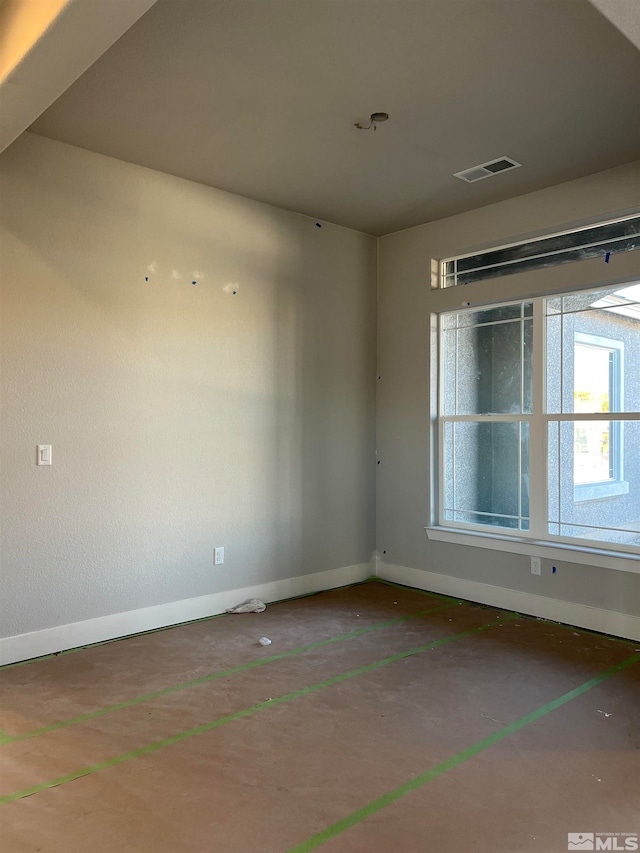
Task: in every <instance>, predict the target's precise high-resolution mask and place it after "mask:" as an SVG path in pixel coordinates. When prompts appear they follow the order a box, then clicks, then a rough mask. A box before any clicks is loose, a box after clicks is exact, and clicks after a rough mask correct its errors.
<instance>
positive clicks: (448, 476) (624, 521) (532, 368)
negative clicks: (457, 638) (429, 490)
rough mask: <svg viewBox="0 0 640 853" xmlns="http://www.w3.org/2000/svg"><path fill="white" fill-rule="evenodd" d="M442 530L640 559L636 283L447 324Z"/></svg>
mask: <svg viewBox="0 0 640 853" xmlns="http://www.w3.org/2000/svg"><path fill="white" fill-rule="evenodd" d="M439 340H440V350H439V355H440V383H439V384H440V390H439V456H440V458H439V463H440V464H439V482H440V489H439V523H440V525H441V526H445V527H455V528H458V529H462V530H469V531H484V532H489V533H501V534H503V535H511V536H514V537H518V538H533V539H536V540H546V541H553V540H555V541H558V542H565V543H573V544H576V545H580V544H582V545H584V546H591V547H598V548H602V547H605V548H610V549H614V550H623V551H624V550H627V551H630V552H633V553H640V285H632V286H628V287H622V288H618V289H617V290H613V289H612V288H608V289H601V290H596V291H590V292H581V293H574V294H567V295H563V296H554V297H552V298H542V297H540V298H536V299H530V300H526V301H522V302H516V303H508V304H501V305H496V306H490V307H487V308H484V309H481V310H478V309H475V310H474V309H464V310H461V311H454V312H448V313H443V314H441V315H440V317H439Z"/></svg>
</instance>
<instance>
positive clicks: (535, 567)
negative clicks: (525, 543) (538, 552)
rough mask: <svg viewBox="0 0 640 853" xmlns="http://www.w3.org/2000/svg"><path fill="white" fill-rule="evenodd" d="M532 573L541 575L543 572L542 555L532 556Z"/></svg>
mask: <svg viewBox="0 0 640 853" xmlns="http://www.w3.org/2000/svg"><path fill="white" fill-rule="evenodd" d="M531 574H532V575H541V574H542V560H541V559H540V557H532V558H531Z"/></svg>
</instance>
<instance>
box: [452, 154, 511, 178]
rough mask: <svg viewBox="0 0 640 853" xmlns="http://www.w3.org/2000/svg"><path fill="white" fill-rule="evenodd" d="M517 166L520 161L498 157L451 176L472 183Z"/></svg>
mask: <svg viewBox="0 0 640 853" xmlns="http://www.w3.org/2000/svg"><path fill="white" fill-rule="evenodd" d="M518 166H522V163H518V162H516V161H515V160H512V159H511V157H498V159H497V160H490V161H489V162H488V163H482V165H480V166H472V167H471V169H465V170H464V171H463V172H456V173H455V175H454V176H453V177H454V178H460V180H461V181H466V182H467V183H468V184H474V183H475V182H476V181H483V180H484V179H485V178H490V177H492V176H493V175H499V174H500V172H506V171H508V170H509V169H517V168H518Z"/></svg>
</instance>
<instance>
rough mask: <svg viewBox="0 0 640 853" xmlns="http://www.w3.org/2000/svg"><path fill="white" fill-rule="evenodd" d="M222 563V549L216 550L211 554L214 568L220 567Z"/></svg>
mask: <svg viewBox="0 0 640 853" xmlns="http://www.w3.org/2000/svg"><path fill="white" fill-rule="evenodd" d="M223 563H224V548H216V549H215V551H214V552H213V564H214V566H221V565H222V564H223Z"/></svg>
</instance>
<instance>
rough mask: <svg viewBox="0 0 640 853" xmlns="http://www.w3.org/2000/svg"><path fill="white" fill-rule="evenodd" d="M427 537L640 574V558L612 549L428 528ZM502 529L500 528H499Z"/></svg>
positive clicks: (437, 526) (473, 531)
mask: <svg viewBox="0 0 640 853" xmlns="http://www.w3.org/2000/svg"><path fill="white" fill-rule="evenodd" d="M424 529H425V531H426V533H427V537H428V538H429V539H430V540H433V541H434V542H449V543H451V544H454V545H466V546H470V547H473V548H488V549H490V550H492V551H508V552H509V553H510V554H526V555H527V556H535V557H542V558H543V559H545V560H555V561H557V562H558V563H580V564H581V565H583V566H598V567H599V568H601V569H615V570H616V571H622V572H632V573H635V574H640V554H632V553H627V552H626V551H613V550H610V549H609V548H607V549H604V548H602V549H601V548H594V547H593V546H589V545H578V544H574V543H571V544H569V543H565V542H551V541H549V540H548V539H533V538H532V539H528V538H526V539H525V538H524V537H521V536H506V535H504V534H501V533H494V532H491V533H489V532H487V531H486V530H462V529H461V528H458V527H455V528H454V527H442V526H439V525H431V526H426V527H425V528H424ZM496 529H498V528H496Z"/></svg>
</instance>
